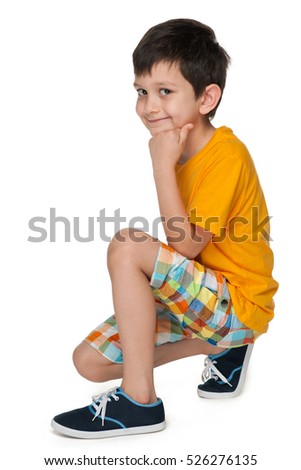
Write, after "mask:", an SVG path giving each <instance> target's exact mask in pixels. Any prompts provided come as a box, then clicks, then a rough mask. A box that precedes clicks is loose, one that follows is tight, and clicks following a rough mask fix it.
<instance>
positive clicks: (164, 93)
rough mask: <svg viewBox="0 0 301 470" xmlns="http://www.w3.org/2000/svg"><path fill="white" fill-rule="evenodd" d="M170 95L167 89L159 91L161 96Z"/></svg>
mask: <svg viewBox="0 0 301 470" xmlns="http://www.w3.org/2000/svg"><path fill="white" fill-rule="evenodd" d="M170 93H171V91H170V90H168V88H161V89H160V95H163V96H167V95H169V94H170Z"/></svg>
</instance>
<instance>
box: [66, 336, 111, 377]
mask: <svg viewBox="0 0 301 470" xmlns="http://www.w3.org/2000/svg"><path fill="white" fill-rule="evenodd" d="M73 363H74V366H75V368H76V370H77V371H78V373H79V374H80V375H81V376H82V377H84V378H85V379H87V380H91V381H92V382H106V381H107V380H110V379H109V378H108V377H109V375H110V374H109V370H108V369H109V368H110V367H111V366H112V365H114V364H113V363H112V362H110V361H109V360H108V359H106V358H105V357H103V356H102V355H101V354H99V353H98V352H97V351H95V349H94V348H92V347H91V346H90V345H89V344H87V343H84V342H83V343H81V344H79V345H78V346H77V347H76V348H75V350H74V352H73Z"/></svg>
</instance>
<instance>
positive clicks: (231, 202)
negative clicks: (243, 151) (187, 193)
mask: <svg viewBox="0 0 301 470" xmlns="http://www.w3.org/2000/svg"><path fill="white" fill-rule="evenodd" d="M248 179H249V178H248V168H247V163H246V162H245V161H244V159H243V158H240V157H239V156H238V157H237V158H235V156H231V157H230V158H229V157H228V158H223V159H222V158H221V159H220V160H217V161H216V162H215V163H214V165H211V167H210V168H208V169H207V170H206V172H205V174H204V175H203V177H202V178H201V179H200V181H199V184H198V187H197V188H196V191H195V192H194V196H193V198H192V199H191V201H190V204H189V207H188V208H187V209H188V213H189V217H190V222H192V223H194V224H195V225H198V226H200V227H202V228H204V229H205V230H208V231H210V232H212V233H213V234H214V235H219V234H220V232H221V230H222V229H224V228H227V226H228V223H229V220H230V219H231V218H232V217H234V216H235V215H237V213H238V212H239V208H240V206H241V204H242V203H243V201H244V199H245V191H246V188H247V185H248Z"/></svg>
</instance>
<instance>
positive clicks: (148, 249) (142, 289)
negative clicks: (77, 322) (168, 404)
mask: <svg viewBox="0 0 301 470" xmlns="http://www.w3.org/2000/svg"><path fill="white" fill-rule="evenodd" d="M117 235H118V236H117V237H116V236H115V237H114V238H113V240H112V242H111V244H110V246H109V250H108V268H109V273H110V276H111V282H112V292H113V303H114V310H115V317H116V320H117V323H118V330H119V335H120V341H121V345H122V352H123V380H122V388H123V389H124V391H125V392H126V393H127V394H128V395H130V396H131V397H132V398H134V399H135V400H137V401H138V402H141V403H153V402H155V401H157V395H156V391H155V387H154V380H153V367H154V360H155V356H154V349H155V348H154V338H155V326H156V312H155V304H154V297H153V294H152V290H151V287H150V285H149V279H150V277H151V274H152V272H153V269H154V265H155V261H156V258H157V255H158V250H159V247H160V242H158V241H157V240H155V239H154V238H152V237H150V236H149V235H146V234H145V233H144V232H140V233H139V234H138V233H137V231H134V230H131V229H128V230H122V231H121V232H120V233H119V234H117ZM138 237H139V239H140V241H138ZM142 237H143V240H144V241H142ZM120 238H122V239H123V241H119V239H120ZM135 239H136V241H135ZM142 306H143V308H142Z"/></svg>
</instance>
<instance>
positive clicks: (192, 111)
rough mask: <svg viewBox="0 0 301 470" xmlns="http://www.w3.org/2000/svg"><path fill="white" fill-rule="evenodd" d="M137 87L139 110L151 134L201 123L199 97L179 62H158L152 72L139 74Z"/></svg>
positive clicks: (136, 82)
mask: <svg viewBox="0 0 301 470" xmlns="http://www.w3.org/2000/svg"><path fill="white" fill-rule="evenodd" d="M134 87H135V88H136V90H137V92H138V98H137V104H136V112H137V114H138V116H139V117H140V118H141V120H142V122H143V124H144V125H145V126H146V128H147V129H148V130H149V131H150V133H151V135H152V136H154V135H156V134H158V133H159V132H162V131H168V130H171V129H180V128H182V127H183V126H184V125H185V124H188V123H192V124H194V127H196V126H197V124H198V123H199V122H201V114H200V112H199V100H198V99H196V98H195V94H194V90H193V87H192V85H191V84H190V83H189V82H188V81H187V80H186V79H185V78H184V77H183V75H182V74H181V72H180V70H179V67H178V65H176V64H169V63H166V62H159V63H158V64H155V65H154V66H153V68H152V70H151V74H144V75H140V76H136V77H135V83H134Z"/></svg>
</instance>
